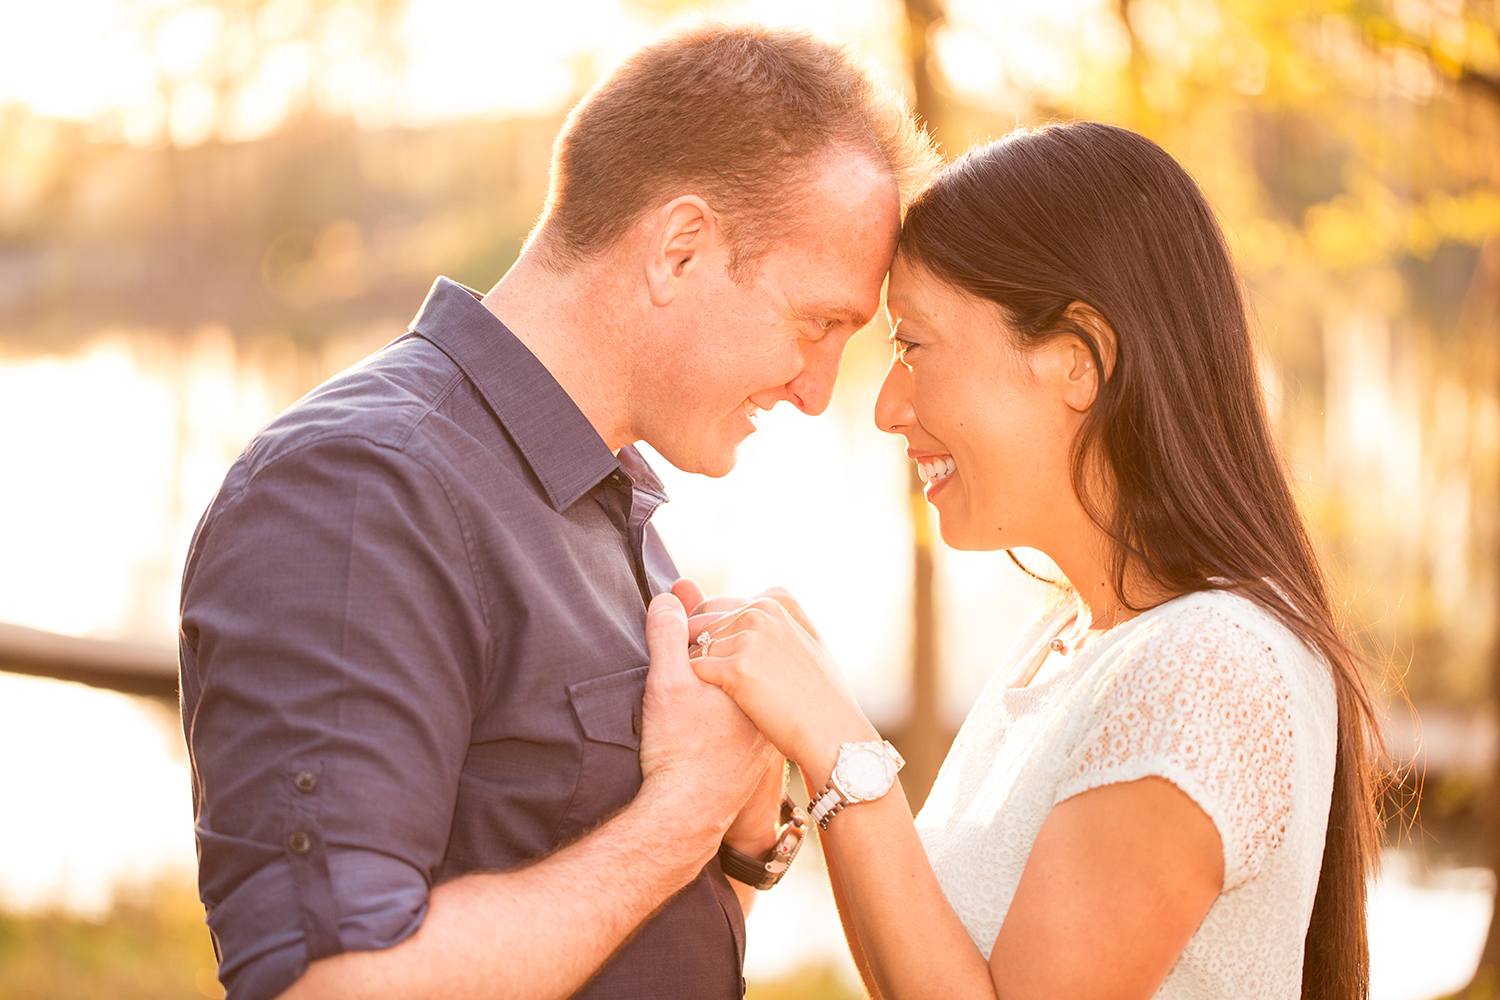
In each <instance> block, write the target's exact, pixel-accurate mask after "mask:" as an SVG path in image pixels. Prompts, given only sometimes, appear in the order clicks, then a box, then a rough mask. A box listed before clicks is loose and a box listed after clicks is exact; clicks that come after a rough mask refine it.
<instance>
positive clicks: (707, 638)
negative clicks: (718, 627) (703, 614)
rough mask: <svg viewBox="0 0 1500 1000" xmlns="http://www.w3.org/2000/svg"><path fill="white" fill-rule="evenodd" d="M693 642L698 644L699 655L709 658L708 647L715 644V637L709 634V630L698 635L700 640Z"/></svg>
mask: <svg viewBox="0 0 1500 1000" xmlns="http://www.w3.org/2000/svg"><path fill="white" fill-rule="evenodd" d="M693 641H694V642H696V643H697V644H698V655H699V656H707V655H708V647H709V646H710V645H711V644H712V643H713V641H714V637H713V636H711V635H709V634H708V630H707V629H704V630H703V631H702V632H699V633H698V638H697V639H694V640H693Z"/></svg>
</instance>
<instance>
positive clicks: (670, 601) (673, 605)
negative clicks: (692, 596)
mask: <svg viewBox="0 0 1500 1000" xmlns="http://www.w3.org/2000/svg"><path fill="white" fill-rule="evenodd" d="M687 636H688V626H687V612H685V611H684V610H683V609H682V602H681V601H679V600H678V599H677V597H676V595H674V594H657V595H656V597H654V598H653V599H652V601H651V605H650V607H648V608H647V609H646V648H647V649H648V650H649V651H650V653H651V666H652V668H658V667H660V668H662V669H668V670H671V671H672V672H673V673H676V672H677V670H680V669H681V667H682V666H683V665H685V662H686V660H687ZM673 668H676V669H673Z"/></svg>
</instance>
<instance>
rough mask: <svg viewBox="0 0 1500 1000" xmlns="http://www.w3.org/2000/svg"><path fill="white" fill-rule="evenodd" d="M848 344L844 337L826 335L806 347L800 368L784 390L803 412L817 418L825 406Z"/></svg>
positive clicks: (831, 395) (831, 394) (830, 397)
mask: <svg viewBox="0 0 1500 1000" xmlns="http://www.w3.org/2000/svg"><path fill="white" fill-rule="evenodd" d="M848 343H849V341H848V340H847V339H840V340H836V341H835V340H833V339H832V338H827V339H825V340H824V341H820V342H819V343H816V344H813V345H810V346H809V347H808V348H807V351H806V354H805V355H804V363H803V366H802V371H801V372H799V373H798V374H797V377H796V378H794V379H792V380H791V381H790V382H788V383H787V393H788V394H789V395H790V396H791V398H792V401H793V402H795V403H796V404H797V406H798V407H800V408H801V410H802V412H803V413H806V414H809V415H811V416H814V417H816V416H817V415H818V414H820V413H822V412H823V411H824V410H826V409H828V404H829V403H831V402H832V401H833V384H834V383H835V382H837V381H838V377H839V364H840V363H841V362H842V361H843V360H844V348H845V347H846V346H847V345H848Z"/></svg>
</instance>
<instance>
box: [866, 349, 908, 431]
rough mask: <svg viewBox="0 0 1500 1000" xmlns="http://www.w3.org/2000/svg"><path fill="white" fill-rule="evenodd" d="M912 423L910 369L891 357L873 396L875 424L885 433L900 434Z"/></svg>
mask: <svg viewBox="0 0 1500 1000" xmlns="http://www.w3.org/2000/svg"><path fill="white" fill-rule="evenodd" d="M912 423H913V415H912V408H911V369H909V368H907V367H906V366H905V365H903V364H902V363H901V362H900V361H899V360H895V359H893V360H892V361H891V368H890V371H888V372H886V373H885V381H884V382H881V383H880V394H879V395H877V396H876V397H875V426H876V427H879V428H880V429H881V430H883V431H885V432H886V433H887V434H900V433H902V432H903V431H904V430H905V429H906V428H907V427H910V426H911V424H912Z"/></svg>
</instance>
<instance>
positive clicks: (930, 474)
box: [917, 458, 958, 483]
mask: <svg viewBox="0 0 1500 1000" xmlns="http://www.w3.org/2000/svg"><path fill="white" fill-rule="evenodd" d="M957 469H958V466H957V465H956V464H954V461H953V459H951V458H919V459H917V475H918V476H920V477H921V479H922V482H924V483H936V482H940V481H942V480H944V479H947V478H948V477H949V476H951V475H953V473H954V472H955V471H956V470H957Z"/></svg>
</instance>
